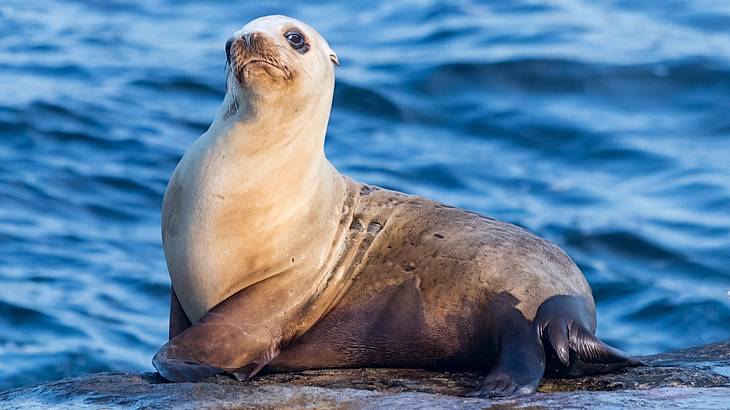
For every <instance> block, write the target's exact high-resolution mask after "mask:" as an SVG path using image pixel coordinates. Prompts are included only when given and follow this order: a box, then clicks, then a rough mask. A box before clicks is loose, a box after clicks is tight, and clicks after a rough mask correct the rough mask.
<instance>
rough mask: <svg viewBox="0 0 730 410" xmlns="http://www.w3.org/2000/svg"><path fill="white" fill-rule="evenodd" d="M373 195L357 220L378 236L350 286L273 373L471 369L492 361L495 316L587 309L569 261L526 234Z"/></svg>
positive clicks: (418, 202) (405, 199)
mask: <svg viewBox="0 0 730 410" xmlns="http://www.w3.org/2000/svg"><path fill="white" fill-rule="evenodd" d="M372 195H373V196H375V198H364V203H362V201H363V200H361V204H360V206H359V208H362V209H361V210H359V212H360V214H361V215H362V218H363V219H366V220H368V221H370V222H368V223H367V226H373V223H372V221H375V222H376V223H377V224H382V228H381V229H380V231H379V232H377V233H376V235H375V238H374V240H373V242H372V245H371V246H370V248H369V249H368V250H367V253H366V255H365V257H364V259H363V260H362V262H360V264H361V268H360V269H359V271H358V272H357V274H356V276H355V279H354V282H353V284H352V286H351V287H350V289H349V290H348V291H347V293H346V294H345V295H344V296H343V298H342V299H341V300H340V301H339V302H338V304H337V306H336V307H335V308H334V309H333V310H332V311H331V312H330V313H329V314H328V315H327V316H325V317H324V318H323V319H322V320H321V321H320V322H319V323H317V324H316V325H315V326H314V327H313V328H312V329H310V331H309V332H307V333H306V334H304V335H303V336H302V337H301V339H300V340H298V341H296V342H294V343H293V344H292V345H291V346H290V347H289V348H285V349H284V350H283V351H282V353H281V356H280V357H279V358H277V359H276V360H275V361H274V362H273V363H272V367H273V368H274V369H297V368H316V367H341V366H343V365H345V366H362V365H369V366H374V365H375V366H402V367H459V365H460V364H462V365H463V366H465V367H469V366H472V365H474V364H475V361H476V362H484V363H486V362H488V361H489V360H490V358H493V357H494V354H493V353H491V354H490V352H489V349H485V346H489V345H494V344H495V343H494V341H493V340H491V339H492V338H494V337H495V336H496V335H494V334H490V331H491V329H492V327H491V325H490V321H491V320H492V318H493V317H495V316H500V315H501V316H504V315H513V316H515V317H516V318H517V319H515V320H526V321H531V320H532V319H533V318H534V316H535V313H536V311H537V309H538V307H539V306H540V304H542V302H543V301H545V300H546V299H548V298H550V297H551V296H555V295H579V296H584V297H586V299H587V300H589V303H590V305H591V306H592V303H593V302H592V296H591V292H590V288H589V287H588V284H587V283H586V281H585V279H584V278H583V275H582V274H581V272H580V270H578V268H577V267H576V266H575V264H574V263H573V262H572V261H571V260H570V258H568V257H567V256H566V255H565V254H564V253H563V252H562V251H560V250H559V249H558V248H557V247H556V246H555V245H553V244H551V243H549V242H547V241H545V240H543V239H540V238H538V237H536V236H535V235H533V234H531V233H529V232H528V231H526V230H524V229H522V228H519V227H517V226H514V225H511V224H506V223H501V222H498V221H495V220H493V219H490V218H485V217H482V216H480V215H477V214H475V213H471V212H466V211H463V210H459V209H456V208H451V207H446V206H443V205H440V204H438V203H435V202H432V201H428V200H425V199H422V198H417V197H409V196H405V195H400V194H396V193H391V192H388V191H375V193H373V194H372ZM378 197H380V198H378ZM385 204H389V205H385ZM380 206H386V207H390V209H388V210H387V212H378V211H377V209H378V207H380ZM374 210H375V211H374ZM381 214H382V215H387V216H386V217H385V218H383V219H380V218H379V215H381ZM377 224H375V226H377Z"/></svg>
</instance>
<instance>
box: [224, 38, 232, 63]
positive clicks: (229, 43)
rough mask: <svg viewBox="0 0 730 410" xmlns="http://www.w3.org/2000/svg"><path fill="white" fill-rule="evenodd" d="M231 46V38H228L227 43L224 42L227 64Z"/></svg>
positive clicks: (229, 59) (229, 58)
mask: <svg viewBox="0 0 730 410" xmlns="http://www.w3.org/2000/svg"><path fill="white" fill-rule="evenodd" d="M232 45H233V37H231V38H229V39H228V41H226V60H228V62H229V63H230V62H231V46H232Z"/></svg>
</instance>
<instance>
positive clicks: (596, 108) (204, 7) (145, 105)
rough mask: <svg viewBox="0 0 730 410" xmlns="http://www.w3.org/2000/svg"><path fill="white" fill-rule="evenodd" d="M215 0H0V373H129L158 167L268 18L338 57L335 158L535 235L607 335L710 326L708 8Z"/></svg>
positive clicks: (722, 188) (712, 146)
mask: <svg viewBox="0 0 730 410" xmlns="http://www.w3.org/2000/svg"><path fill="white" fill-rule="evenodd" d="M229 3H230V2H228V1H223V0H220V1H217V2H212V3H208V4H198V3H196V2H192V1H190V2H175V1H171V0H154V1H150V0H134V1H125V2H122V1H111V0H76V1H66V2H63V4H60V3H59V2H55V1H50V0H33V1H26V0H5V1H3V2H2V3H0V138H1V139H0V141H2V142H1V143H0V389H3V388H8V387H12V386H19V385H25V384H31V383H36V382H39V381H43V380H50V379H57V378H60V377H63V376H69V375H78V374H83V373H87V372H95V371H103V370H112V369H114V370H127V369H135V370H151V369H152V367H151V365H150V358H151V356H152V354H153V353H154V352H155V351H156V350H157V348H158V347H159V346H160V345H161V344H162V343H163V342H164V341H165V338H166V331H167V330H166V329H167V322H166V321H167V311H168V286H169V282H168V276H167V271H166V267H165V262H164V258H163V254H162V249H161V243H160V233H159V223H160V221H159V210H160V205H161V202H162V195H163V193H164V189H165V185H166V182H167V179H168V177H169V175H170V173H171V172H172V170H173V168H174V166H175V164H176V163H177V161H178V159H179V158H180V156H181V155H182V154H183V152H184V151H185V150H186V148H187V147H188V146H189V145H190V143H191V142H192V141H193V140H194V139H195V138H196V137H197V136H198V135H199V134H201V133H202V132H203V131H204V130H205V129H206V128H207V126H208V124H209V123H210V121H211V120H212V118H213V117H214V116H215V114H216V113H217V111H218V105H219V103H220V101H221V99H222V96H223V90H224V72H223V67H224V59H225V57H224V51H223V48H224V47H223V46H224V43H225V41H226V39H228V37H229V36H230V35H231V33H233V32H234V31H235V30H237V29H238V28H240V27H241V26H242V25H244V24H245V23H246V22H247V21H249V20H250V19H252V18H254V17H257V16H260V15H264V14H271V13H283V14H288V15H292V16H294V17H298V18H300V19H302V20H305V21H307V22H309V23H311V25H313V26H314V27H315V28H317V29H318V30H319V31H320V32H321V33H322V34H323V35H324V36H325V37H326V38H328V39H329V40H330V43H331V44H332V47H333V48H334V49H335V50H336V51H337V53H338V55H339V58H340V62H341V63H342V65H341V67H340V68H339V69H338V71H337V76H338V80H337V89H336V97H335V103H334V111H333V113H332V119H331V124H330V128H329V135H328V140H327V146H326V150H327V154H328V156H329V158H330V159H331V160H332V162H333V163H334V164H335V165H336V166H337V167H338V168H339V169H340V170H341V171H343V172H344V173H347V174H349V175H352V176H354V177H355V178H357V179H360V180H363V181H367V182H369V183H373V184H378V185H382V186H385V187H388V188H394V189H398V190H402V191H405V192H409V193H415V194H422V195H426V196H430V197H433V198H435V199H438V200H440V201H443V202H446V203H449V204H453V205H457V206H461V207H465V208H468V209H472V210H476V211H479V212H482V213H485V214H488V215H491V216H493V217H497V218H499V219H503V220H506V221H510V222H514V223H517V224H520V225H522V226H525V227H527V228H529V229H531V230H533V231H534V232H537V233H538V234H540V235H542V236H544V237H547V238H549V239H550V240H552V241H554V242H556V243H557V244H559V245H560V246H561V247H563V248H564V249H565V250H566V251H567V253H568V254H570V255H571V256H572V257H573V258H574V259H575V260H576V262H577V263H578V264H579V265H580V267H581V268H582V269H583V271H584V272H585V274H586V276H587V278H588V280H589V282H590V284H591V286H592V287H593V291H594V294H595V297H596V300H597V303H598V326H599V334H600V335H601V336H602V337H603V338H605V339H606V340H608V341H609V342H610V343H612V344H614V345H616V346H618V347H620V348H623V349H625V350H627V351H629V352H631V353H634V354H646V353H653V352H659V351H663V350H667V349H672V348H679V347H685V346H690V345H695V344H700V343H705V342H710V341H716V340H720V339H727V338H728V337H730V297H728V294H727V293H728V290H730V267H729V266H730V114H729V113H730V2H725V1H710V0H708V1H700V0H686V1H680V0H672V1H669V0H667V1H643V2H637V1H629V0H626V1H602V2H595V1H592V0H552V1H504V0H495V1H490V2H478V1H470V0H464V1H403V2H383V3H382V5H379V6H376V5H373V4H372V2H365V1H356V2H341V1H330V2H322V3H321V4H320V5H298V3H299V2H284V1H281V2H270V3H267V5H264V6H262V5H261V4H260V3H259V2H247V3H251V5H246V4H243V2H239V4H237V5H235V6H234V5H230V4H229ZM254 3H256V4H254Z"/></svg>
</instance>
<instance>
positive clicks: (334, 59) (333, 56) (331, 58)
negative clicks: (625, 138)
mask: <svg viewBox="0 0 730 410" xmlns="http://www.w3.org/2000/svg"><path fill="white" fill-rule="evenodd" d="M330 60H332V62H333V63H335V65H336V66H338V67H339V66H340V60H339V59H338V58H337V54H335V53H334V51H333V52H332V53H330Z"/></svg>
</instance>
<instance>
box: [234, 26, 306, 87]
mask: <svg viewBox="0 0 730 410" xmlns="http://www.w3.org/2000/svg"><path fill="white" fill-rule="evenodd" d="M225 50H226V60H227V63H228V65H229V67H230V68H231V70H232V71H233V73H234V74H235V75H236V78H237V79H238V81H239V82H240V83H241V84H242V85H250V84H251V83H252V81H253V80H254V78H255V77H259V76H264V77H266V78H268V79H270V80H274V81H278V80H282V79H283V80H292V79H293V78H294V72H293V70H291V69H290V64H289V60H288V59H287V56H282V53H281V52H280V50H279V49H278V48H277V44H276V40H275V39H273V38H271V37H270V36H269V35H268V34H267V33H262V32H259V31H247V32H243V33H241V34H237V35H236V36H234V37H232V38H230V39H229V40H228V41H227V42H226V48H225Z"/></svg>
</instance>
